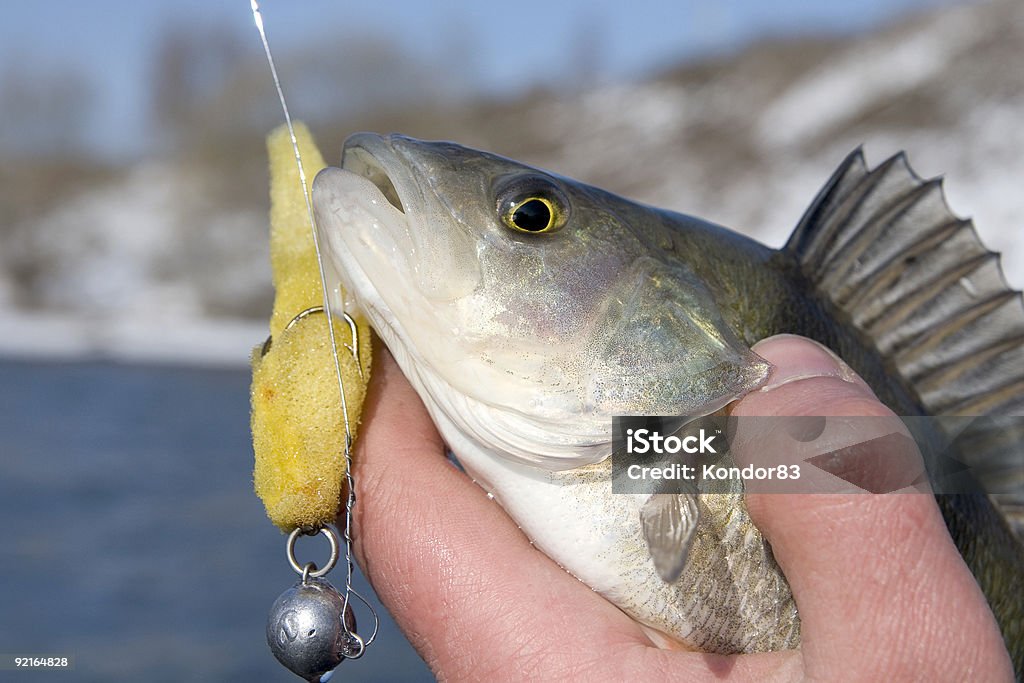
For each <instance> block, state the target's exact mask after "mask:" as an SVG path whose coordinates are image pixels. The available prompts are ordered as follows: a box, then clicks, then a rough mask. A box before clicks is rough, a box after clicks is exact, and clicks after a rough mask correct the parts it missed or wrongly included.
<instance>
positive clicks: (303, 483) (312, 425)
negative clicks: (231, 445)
mask: <svg viewBox="0 0 1024 683" xmlns="http://www.w3.org/2000/svg"><path fill="white" fill-rule="evenodd" d="M295 136H296V139H297V140H298V145H299V152H300V154H301V155H302V159H303V165H304V166H305V169H306V174H307V177H309V178H312V177H313V176H315V175H316V173H317V172H318V171H319V170H320V169H322V168H324V166H325V165H326V164H325V163H324V160H323V156H322V155H321V154H320V150H318V149H317V147H316V143H315V142H314V141H313V137H312V135H311V134H310V132H309V130H308V129H307V128H306V127H305V126H304V125H302V124H296V125H295ZM267 150H268V152H269V156H270V262H271V267H272V269H273V279H274V289H275V298H274V310H273V313H272V315H271V318H270V335H271V336H270V340H268V343H266V344H263V345H262V346H259V347H257V348H256V349H254V351H253V354H252V389H251V401H252V444H253V451H254V452H255V455H256V466H255V469H254V472H253V479H254V483H255V488H256V494H257V495H258V496H259V497H260V499H261V500H262V501H263V505H264V506H265V507H266V510H267V516H269V517H270V520H271V521H272V522H273V523H274V524H275V525H277V526H278V527H279V528H280V529H281V530H282V531H285V532H288V531H291V530H293V529H296V528H305V529H313V528H319V527H322V526H325V525H328V524H333V523H334V519H335V515H336V514H337V512H338V510H339V507H340V506H341V502H342V485H343V482H344V480H345V456H344V445H345V427H344V420H343V416H342V407H341V397H340V396H339V392H338V382H337V377H336V373H335V369H334V358H333V355H332V352H331V348H330V335H329V334H328V330H327V317H326V316H325V315H316V314H310V315H303V316H300V314H301V313H302V312H304V311H308V310H310V309H313V308H316V307H319V306H322V305H323V299H324V297H323V290H322V287H321V283H320V276H319V269H318V264H317V260H316V252H315V250H314V246H313V236H312V234H311V231H310V225H309V214H308V212H307V209H306V200H305V197H304V196H303V191H302V184H301V182H300V180H299V174H298V169H297V168H296V164H295V151H294V149H293V148H292V142H291V138H290V136H289V134H288V129H287V127H286V126H281V127H280V128H278V129H276V130H275V131H273V132H272V133H271V134H270V135H269V136H268V137H267ZM356 326H357V334H358V339H359V342H360V343H359V345H358V350H359V353H358V356H359V358H358V359H356V358H355V357H353V354H352V352H351V351H350V350H349V348H346V346H348V347H353V340H352V333H351V330H350V328H349V325H348V323H347V322H346V321H345V320H344V319H339V318H337V317H336V318H335V319H334V332H335V340H336V343H337V346H338V349H337V351H338V358H339V361H340V369H341V377H342V381H343V384H344V387H345V402H346V406H347V408H348V417H349V423H350V426H351V428H352V431H353V436H354V435H355V430H356V427H357V425H358V424H359V416H360V414H361V412H362V406H363V399H364V397H365V396H366V384H367V381H368V380H369V378H370V344H369V339H370V329H369V327H368V326H367V323H366V321H365V320H363V319H358V318H357V319H356ZM357 363H359V364H361V365H362V368H361V369H362V372H361V373H360V368H359V366H358V365H357Z"/></svg>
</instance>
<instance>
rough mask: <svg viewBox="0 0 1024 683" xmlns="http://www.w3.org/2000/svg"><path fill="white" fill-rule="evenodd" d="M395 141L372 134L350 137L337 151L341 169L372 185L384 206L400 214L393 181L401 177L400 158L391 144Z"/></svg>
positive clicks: (399, 199)
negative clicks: (384, 200) (389, 205)
mask: <svg viewBox="0 0 1024 683" xmlns="http://www.w3.org/2000/svg"><path fill="white" fill-rule="evenodd" d="M395 137H396V136H394V135H390V136H387V137H384V136H381V135H378V134H376V133H354V134H352V135H350V136H349V137H348V139H346V140H345V144H344V146H343V148H342V151H341V168H343V169H344V170H346V171H349V172H351V173H356V174H358V175H361V176H363V177H364V178H366V179H367V180H369V181H370V182H372V183H373V184H374V185H376V186H377V189H378V190H380V191H381V194H383V195H384V197H385V198H386V199H387V200H388V202H389V203H390V204H391V205H392V206H394V207H395V208H396V209H398V210H399V211H401V212H402V213H403V214H404V213H406V205H405V202H403V200H402V193H401V192H399V190H398V188H397V187H396V185H395V178H401V177H402V175H403V174H402V170H403V169H402V167H401V160H400V155H399V154H398V152H397V150H396V149H395V147H394V145H393V144H392V141H393V139H394V138H395Z"/></svg>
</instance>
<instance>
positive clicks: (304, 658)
mask: <svg viewBox="0 0 1024 683" xmlns="http://www.w3.org/2000/svg"><path fill="white" fill-rule="evenodd" d="M250 7H251V9H252V16H253V20H254V21H255V23H256V30H257V31H258V32H259V35H260V40H261V42H262V43H263V51H264V54H265V55H266V58H267V63H268V65H269V66H270V74H271V77H272V79H273V82H274V88H275V90H276V91H277V98H278V100H279V102H280V103H281V109H282V111H283V112H284V120H285V124H286V126H287V128H288V135H289V138H290V140H291V144H292V150H293V152H294V154H295V165H296V167H297V169H298V174H299V182H300V184H301V185H302V195H303V198H304V199H305V202H306V213H307V217H308V220H309V227H310V230H311V232H312V236H313V249H314V251H315V253H316V262H317V268H318V270H319V275H320V287H321V291H322V293H323V306H322V307H314V308H310V309H307V310H305V311H302V312H300V313H299V314H298V315H296V316H295V318H294V319H293V320H292V321H291V322H289V323H288V327H290V326H292V325H293V324H295V323H296V322H298V321H299V320H301V319H303V318H305V317H306V316H308V315H310V314H312V313H319V312H322V313H323V314H324V315H325V316H326V318H327V330H328V337H329V341H330V345H331V356H332V358H333V361H334V372H335V376H336V378H337V383H338V394H339V396H340V398H341V414H342V421H343V424H344V428H345V443H344V451H343V453H344V459H345V484H346V488H347V494H346V500H345V528H344V534H343V539H344V544H345V564H346V575H345V590H344V598H343V599H342V600H341V603H340V604H337V602H336V601H333V600H332V598H333V597H334V596H335V595H336V594H337V591H336V590H335V589H334V587H333V586H331V585H330V584H329V583H328V582H327V581H325V580H322V579H319V577H321V576H323V575H324V574H326V573H327V572H329V571H330V569H331V568H332V567H333V566H334V564H335V563H336V562H337V559H338V552H337V551H338V548H337V538H336V537H335V535H334V531H333V530H332V529H331V528H330V527H329V526H325V527H322V528H319V529H295V530H294V531H293V532H292V533H291V535H290V536H289V537H288V544H287V556H288V561H289V563H290V564H291V565H292V568H293V569H295V570H296V571H297V572H298V573H300V574H301V575H302V580H301V582H300V583H299V584H298V585H297V586H296V587H294V588H292V589H289V590H287V591H285V593H283V594H282V595H281V597H280V598H278V600H277V602H275V604H274V607H273V608H271V615H270V618H269V620H268V642H269V643H270V645H271V649H272V650H273V651H274V655H275V656H276V657H277V658H278V659H279V660H280V661H281V662H282V663H283V664H285V666H288V668H290V669H291V670H292V671H293V672H295V673H296V674H298V675H300V676H302V677H304V678H307V680H310V681H321V682H323V681H326V680H327V679H328V678H329V677H330V673H331V672H332V671H333V668H334V666H336V665H337V664H339V663H340V662H341V661H342V660H344V659H357V658H359V657H361V656H362V655H363V653H364V652H365V651H366V648H367V647H368V646H369V645H370V644H371V643H372V642H373V641H374V639H375V638H376V637H377V631H378V629H379V626H380V620H379V618H378V616H377V613H376V611H375V610H374V609H373V607H372V606H371V605H370V603H369V602H368V601H367V599H366V598H365V597H363V596H362V595H361V594H360V593H359V592H357V591H356V590H355V589H354V588H353V586H352V574H353V568H354V562H353V559H352V511H353V508H354V506H355V502H356V495H355V483H354V479H353V477H352V441H353V438H352V428H351V423H350V421H349V411H348V403H347V401H346V398H345V381H344V379H343V376H342V372H341V360H340V359H339V357H338V345H337V340H336V336H335V332H334V315H333V314H332V312H331V306H330V296H329V291H330V290H329V288H328V284H327V273H326V269H325V267H324V261H323V256H322V253H321V250H320V239H319V235H318V233H317V229H316V218H315V214H314V212H313V202H312V199H311V197H310V193H309V184H308V183H307V181H306V171H305V167H304V166H303V163H302V154H301V153H300V151H299V143H298V139H297V138H296V136H295V128H294V126H293V124H292V117H291V113H290V112H289V111H288V103H287V100H286V99H285V96H284V90H283V89H282V87H281V79H280V77H279V76H278V73H277V66H276V64H275V62H274V57H273V54H272V52H271V50H270V43H269V41H268V40H267V33H266V29H265V27H264V24H263V14H262V12H261V11H260V7H259V3H258V2H257V0H250ZM344 319H345V320H346V322H347V323H348V325H349V328H350V330H351V333H352V344H351V346H349V345H345V346H346V348H347V349H348V350H349V351H350V352H351V353H352V355H353V357H354V358H355V361H356V370H357V372H358V373H359V375H360V377H361V376H362V374H363V370H362V364H361V363H360V360H359V336H358V330H357V328H356V325H355V321H353V320H352V318H351V317H350V316H349V315H348V314H344ZM317 533H322V534H324V535H325V536H327V538H328V540H329V541H330V542H331V551H332V552H331V559H330V560H329V561H328V563H327V565H326V566H325V567H323V568H321V569H316V566H315V565H314V564H313V563H307V564H306V565H305V566H301V565H299V563H298V561H297V560H296V559H295V555H294V548H295V540H296V538H297V537H298V535H299V534H308V535H312V534H317ZM332 592H333V594H334V595H332ZM339 597H340V596H339ZM352 597H355V598H356V599H358V600H359V601H360V602H362V603H363V604H364V605H365V606H366V608H367V609H368V610H369V612H370V614H371V615H372V616H373V622H374V625H373V632H372V633H371V634H370V637H369V638H367V639H365V640H364V639H363V638H362V637H361V636H359V635H358V634H357V633H356V631H355V619H354V617H353V616H352V609H351V606H350V603H351V599H352ZM282 600H283V602H284V604H279V603H282ZM296 609H299V610H303V609H305V610H311V614H310V615H307V616H311V617H313V618H314V620H315V618H316V617H322V616H324V614H325V613H326V614H327V615H329V616H330V617H331V619H330V620H329V623H328V628H335V629H336V628H337V627H338V626H339V625H340V629H341V635H342V636H343V638H340V639H338V640H337V642H335V643H333V644H332V645H333V649H334V650H335V651H332V652H315V651H309V650H310V648H309V647H308V645H309V643H306V647H305V648H303V647H302V645H303V643H302V642H301V638H299V636H301V635H302V634H301V633H298V631H297V630H295V632H294V633H293V632H292V631H293V630H294V629H293V627H297V626H298V623H291V622H289V620H290V619H291V620H292V621H296V619H294V618H293V612H295V610H296ZM272 627H273V628H274V629H283V631H284V632H285V634H286V637H285V638H276V639H272V638H271V629H272ZM302 627H303V628H306V625H303V626H302ZM314 631H315V626H314V627H313V628H312V629H311V630H309V632H308V635H310V636H312V635H314ZM282 641H287V642H282ZM275 645H278V646H280V647H275ZM279 649H280V650H281V651H280V652H279ZM322 649H323V648H321V650H322ZM328 649H331V648H328ZM286 659H287V660H288V661H286ZM335 660H336V661H335ZM325 661H329V662H331V663H333V664H334V666H330V667H329V668H330V670H331V671H329V672H328V673H327V674H325V675H324V674H323V668H324V666H323V663H324V662H325ZM293 663H294V664H295V667H293V666H292V664H293Z"/></svg>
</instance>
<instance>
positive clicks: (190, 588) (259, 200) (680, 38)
mask: <svg viewBox="0 0 1024 683" xmlns="http://www.w3.org/2000/svg"><path fill="white" fill-rule="evenodd" d="M263 10H264V18H265V21H266V25H267V30H268V33H269V35H270V40H271V44H272V47H273V48H274V50H275V53H276V58H277V60H278V65H279V68H280V71H281V77H282V82H283V85H284V89H285V92H286V94H287V96H288V97H289V100H290V107H291V110H292V113H293V115H295V116H296V118H299V119H302V120H304V121H306V122H307V123H309V124H310V126H311V128H312V129H313V132H314V134H315V135H316V136H317V139H318V142H319V143H320V146H321V149H322V150H323V151H324V154H325V156H326V158H327V160H328V162H329V163H331V162H333V163H336V162H337V161H338V157H339V153H340V148H341V143H342V140H343V139H344V138H345V137H346V136H347V135H348V134H349V133H351V132H354V131H357V130H375V131H379V132H389V131H399V132H403V133H406V134H409V135H413V136H416V137H424V138H447V139H453V140H456V141H459V142H462V143H464V144H467V145H470V146H475V147H481V148H485V149H490V150H492V151H496V152H499V153H502V154H506V155H508V156H512V157H514V158H518V159H521V160H523V161H527V162H532V163H535V164H537V165H540V166H542V167H545V168H548V169H551V170H554V171H557V172H559V173H562V174H565V175H569V176H572V177H576V178H579V179H581V180H584V181H587V182H590V183H593V184H597V185H600V186H603V187H605V188H607V189H610V190H612V191H615V192H618V193H621V194H625V195H627V196H630V197H633V198H636V199H639V200H642V201H645V202H650V203H653V204H656V205H659V206H663V207H666V208H672V209H676V210H680V211H683V212H686V213H692V214H696V215H699V216H701V217H703V218H706V219H710V220H712V221H716V222H719V223H722V224H724V225H727V226H729V227H732V228H734V229H737V230H741V231H743V232H747V233H749V234H752V235H754V236H756V237H757V238H758V239H761V240H763V241H765V242H767V243H769V244H772V245H774V246H778V245H780V244H781V243H782V242H783V241H784V239H785V238H786V236H787V235H788V233H789V231H790V230H791V229H792V227H793V226H794V225H795V224H796V222H797V221H798V219H799V218H800V215H801V213H802V211H803V210H804V208H806V206H807V205H808V204H809V202H810V201H811V199H812V198H813V196H814V194H815V192H816V191H817V190H818V188H819V187H820V186H821V185H822V184H823V183H824V182H825V180H826V179H827V178H828V177H829V175H830V174H831V172H832V170H833V169H834V168H835V167H836V165H838V163H839V162H840V161H841V160H842V158H843V157H844V156H845V155H846V154H847V153H848V152H849V151H850V150H851V149H853V148H854V147H856V146H857V145H864V147H865V151H866V154H867V157H868V160H869V162H870V163H871V164H872V165H874V164H877V163H879V162H881V161H882V160H883V159H884V158H885V157H887V156H889V155H890V154H892V153H895V152H897V151H899V150H900V149H906V150H907V151H908V152H909V153H910V159H911V161H912V163H913V164H914V166H915V168H916V169H917V171H918V172H919V173H920V174H921V175H924V176H934V175H945V176H946V178H947V182H946V192H947V196H948V198H949V201H950V204H951V205H952V207H953V209H954V211H956V212H957V213H958V214H960V215H965V216H972V217H974V218H975V220H976V223H977V225H978V229H979V232H980V234H981V236H982V239H983V240H984V241H985V243H986V244H987V245H988V246H989V247H990V248H992V249H995V250H1001V251H1003V252H1004V261H1003V262H1004V266H1005V268H1006V270H1007V277H1008V279H1009V281H1010V283H1011V284H1012V285H1013V286H1014V287H1016V288H1020V287H1021V286H1022V285H1024V230H1022V228H1021V221H1020V216H1022V215H1024V192H1021V190H1020V183H1021V179H1022V178H1024V126H1022V125H1021V122H1022V121H1024V5H1022V4H1021V3H1019V2H1017V1H1016V0H991V1H989V2H974V3H962V2H961V3H956V2H951V1H940V0H897V1H892V0H868V1H864V0H859V1H857V0H843V1H840V2H832V3H804V2H801V1H800V0H725V1H715V0H689V1H681V2H676V3H664V2H657V1H655V0H649V1H648V0H633V1H632V2H629V3H623V2H612V1H611V0H602V1H596V2H595V1H590V2H583V0H572V1H566V2H561V3H551V2H541V1H540V0H521V1H520V2H517V3H514V4H513V5H509V4H508V3H501V4H493V5H489V4H483V3H479V2H471V1H470V0H449V1H447V2H438V3H414V2H395V3H388V4H385V3H338V2H327V1H326V0H322V1H312V0H310V1H304V2H295V1H294V0H291V1H286V0H266V2H264V3H263ZM3 19H4V20H3V22H0V521H2V523H3V524H2V526H0V604H2V605H3V608H2V610H0V654H4V655H14V654H19V655H21V654H47V653H50V654H63V655H69V654H70V655H73V656H74V658H75V669H74V670H73V671H70V672H65V673H63V674H60V675H59V677H58V676H57V675H56V674H54V675H53V680H86V681H92V680H95V681H109V680H129V679H135V678H139V677H144V678H145V679H146V680H148V681H164V680H166V681H178V680H197V681H198V680H209V681H220V680H235V681H237V680H261V681H263V680H265V681H271V680H280V681H287V680H293V679H292V678H291V675H290V674H287V672H285V671H284V670H283V669H281V668H280V667H279V666H278V664H277V663H276V662H275V661H274V660H273V658H272V656H271V655H270V654H269V651H268V650H267V648H266V645H265V642H264V618H265V614H266V611H267V609H268V608H269V606H270V603H271V602H272V601H273V599H274V598H275V597H276V596H277V594H278V593H279V592H280V591H281V590H283V589H284V588H286V587H287V586H288V585H290V584H291V583H292V582H293V581H294V576H293V575H292V573H291V570H290V569H288V567H287V564H286V562H285V559H284V553H283V549H284V538H283V537H282V536H280V535H279V533H278V532H277V530H276V529H275V528H274V527H273V526H272V525H271V524H270V523H269V522H268V521H267V520H266V518H265V517H264V515H263V511H262V507H261V505H260V503H259V501H258V500H257V499H256V497H255V495H254V494H253V493H252V491H251V466H252V464H251V463H252V454H251V446H250V444H249V437H248V393H247V392H248V379H249V378H248V370H247V361H248V354H249V351H250V349H251V348H252V347H253V346H255V345H256V344H258V343H260V342H262V340H263V338H264V337H265V336H266V333H267V319H268V316H269V313H270V306H271V301H272V297H273V291H272V288H271V283H270V267H269V261H268V247H267V230H268V226H267V211H268V200H267V182H268V177H267V172H266V161H265V146H264V144H265V143H264V138H265V135H266V133H267V132H268V131H269V130H270V129H271V128H273V127H275V126H276V125H278V124H279V123H280V121H281V115H280V110H279V105H278V103H277V99H276V97H275V95H274V94H273V91H272V83H271V80H270V76H269V72H268V69H267V66H266V63H265V61H264V58H263V56H262V53H261V47H260V44H259V40H258V37H257V34H256V32H255V29H254V28H253V23H252V18H251V14H250V11H249V3H248V2H245V0H235V1H232V2H227V1H223V0H218V1H215V2H213V1H209V0H206V1H203V0H177V1H175V2H170V1H169V0H159V1H157V0H154V1H153V2H146V3H136V2H129V1H128V0H96V1H94V2H89V3H80V2H72V1H71V0H57V1H55V2H45V3H8V4H7V5H6V6H5V8H4V17H3ZM309 543H310V546H309V551H308V552H310V553H311V554H312V553H316V552H323V551H324V549H323V548H319V547H318V546H316V545H315V544H314V543H313V541H309ZM339 581H340V579H339ZM381 611H382V612H383V610H382V609H381ZM340 673H341V675H343V676H346V677H351V679H352V680H366V681H373V680H380V681H385V680H387V681H401V680H430V675H429V673H428V672H427V670H426V669H425V667H424V666H423V665H422V663H421V662H419V660H418V658H417V657H416V655H415V653H414V652H413V651H412V650H411V648H410V647H409V646H408V644H407V643H405V641H404V639H403V638H402V636H401V634H400V633H398V632H397V630H396V629H395V627H394V626H393V624H390V623H388V624H386V625H385V630H384V632H383V633H382V635H381V637H380V641H379V642H378V643H377V644H376V645H375V646H374V647H373V648H371V649H370V650H369V652H368V653H367V655H366V657H365V658H363V659H362V660H360V661H357V662H348V663H346V664H345V665H344V671H343V672H340ZM8 675H9V674H7V672H4V673H3V674H2V675H0V678H5V677H6V676H8ZM15 676H17V675H16V674H15ZM17 679H20V677H18V678H15V680H17ZM5 680H6V678H5Z"/></svg>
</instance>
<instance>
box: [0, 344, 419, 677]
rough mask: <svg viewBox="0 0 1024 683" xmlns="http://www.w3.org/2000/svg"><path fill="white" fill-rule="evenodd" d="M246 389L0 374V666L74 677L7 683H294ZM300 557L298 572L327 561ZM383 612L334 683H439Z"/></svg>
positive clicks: (131, 373)
mask: <svg viewBox="0 0 1024 683" xmlns="http://www.w3.org/2000/svg"><path fill="white" fill-rule="evenodd" d="M248 384H249V375H248V373H247V372H245V371H241V370H238V371H226V370H209V369H192V368H173V367H147V366H137V365H119V364H114V363H28V362H15V361H3V360H0V653H2V654H7V655H19V654H60V655H72V656H73V657H74V664H75V668H74V670H73V671H66V672H62V673H56V672H54V673H46V674H42V675H41V676H40V675H31V676H30V675H28V674H26V673H17V672H10V671H0V680H29V679H31V680H54V681H129V680H130V681H153V682H157V681H168V682H170V681H174V682H175V683H177V682H179V681H250V680H251V681H298V680H301V679H299V678H297V677H294V676H293V675H292V674H290V673H288V672H287V671H286V670H285V669H283V668H282V667H281V666H280V665H279V664H278V663H277V661H276V660H274V658H273V656H272V655H271V654H270V652H269V650H268V649H267V645H266V641H265V636H264V626H265V619H266V613H267V610H268V609H269V607H270V604H271V603H272V602H273V600H274V599H275V598H276V597H277V595H278V594H279V593H280V592H281V591H282V590H284V589H285V588H287V587H288V586H290V585H291V584H292V583H294V582H295V580H296V578H297V577H296V575H295V574H294V573H293V572H292V570H291V569H290V568H289V567H288V564H287V562H286V560H285V556H284V541H285V539H284V537H283V536H282V535H281V534H280V532H278V530H277V529H276V528H275V527H274V526H273V525H272V524H271V523H270V522H269V521H268V520H267V519H266V517H265V515H264V512H263V508H262V505H261V504H260V502H259V500H258V499H257V498H256V495H255V494H254V493H253V492H252V483H251V478H252V475H251V471H252V446H251V443H250V440H249V426H248V421H249V417H248V415H249V405H248V400H249V399H248ZM306 543H307V544H308V545H302V544H300V547H299V555H300V557H303V558H304V559H305V557H304V556H303V551H304V550H305V551H308V552H309V553H310V555H311V556H316V557H318V555H316V553H318V552H326V551H325V549H324V548H325V547H326V544H323V547H321V546H320V545H318V544H316V543H314V542H313V541H307V542H306ZM309 559H315V557H311V558H309ZM340 577H341V572H340V571H339V570H337V569H336V570H335V571H334V572H332V573H331V574H330V576H329V577H328V578H330V579H332V580H334V582H335V583H336V584H337V583H340V582H341V578H340ZM358 579H359V581H358V583H357V588H361V589H365V590H363V591H362V592H364V594H372V592H371V591H370V590H369V588H368V586H367V585H366V583H365V581H364V580H363V579H362V577H361V576H360V577H358ZM374 605H375V608H376V609H377V611H378V613H379V614H381V615H382V617H384V622H383V624H382V630H381V633H380V635H379V637H378V640H377V642H376V643H374V644H373V646H372V647H371V648H370V649H369V650H368V651H367V653H366V655H365V656H364V657H363V658H362V659H360V660H357V661H348V662H344V663H343V664H342V667H341V669H340V670H339V671H338V675H337V676H336V677H335V679H334V680H339V681H342V680H345V681H428V680H433V679H432V676H431V675H430V673H429V671H428V670H427V668H426V667H425V665H424V664H423V662H422V661H421V660H420V659H419V658H418V657H417V655H416V653H415V652H414V651H413V649H412V648H411V646H410V645H409V644H408V642H407V641H406V640H405V639H404V637H403V636H402V635H401V633H400V632H399V631H398V629H397V627H396V626H395V625H394V623H393V622H392V621H391V620H390V619H389V618H388V617H387V614H386V612H385V610H384V608H383V607H382V606H380V604H379V603H377V602H376V600H374ZM357 614H358V612H357ZM364 614H365V612H364ZM366 621H367V619H363V624H364V625H366V626H368V624H366ZM360 630H361V631H363V630H365V629H363V628H361V629H360Z"/></svg>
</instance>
